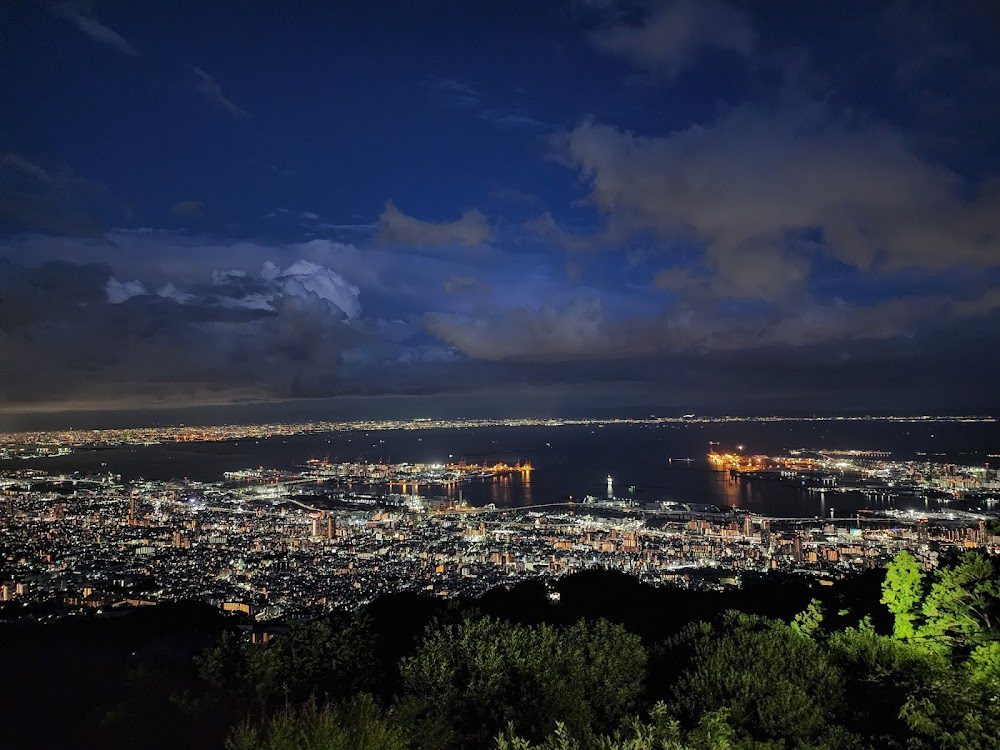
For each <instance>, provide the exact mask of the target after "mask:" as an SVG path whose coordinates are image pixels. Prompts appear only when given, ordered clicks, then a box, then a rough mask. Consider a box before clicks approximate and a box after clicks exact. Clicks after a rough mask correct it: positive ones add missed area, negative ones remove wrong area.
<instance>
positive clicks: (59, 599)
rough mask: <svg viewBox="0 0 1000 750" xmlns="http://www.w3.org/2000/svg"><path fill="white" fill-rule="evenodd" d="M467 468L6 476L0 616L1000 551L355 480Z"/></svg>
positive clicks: (975, 526)
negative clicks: (587, 574)
mask: <svg viewBox="0 0 1000 750" xmlns="http://www.w3.org/2000/svg"><path fill="white" fill-rule="evenodd" d="M482 468H483V467H476V468H475V470H482ZM506 469H507V470H518V471H523V470H525V469H524V467H506ZM465 470H469V471H472V470H474V469H473V467H465ZM461 471H462V468H461V467H450V468H449V467H443V466H437V465H433V466H432V465H426V466H421V467H418V466H417V465H412V464H406V465H389V466H383V467H381V468H379V467H378V466H375V465H364V466H361V465H358V466H351V465H342V464H341V465H329V464H316V465H313V466H311V467H309V469H308V471H306V472H304V473H297V474H295V475H290V474H288V473H285V472H278V471H269V470H256V471H254V472H242V473H238V474H234V475H227V476H226V477H224V478H223V479H222V480H221V481H219V482H213V483H199V482H191V481H180V480H179V481H168V482H153V481H143V482H131V483H128V482H126V483H123V482H121V481H120V480H118V479H117V478H116V477H114V476H113V475H100V476H79V475H73V476H50V475H47V474H45V473H44V472H41V471H38V470H27V469H21V470H17V471H8V472H5V473H4V474H2V475H0V619H20V618H35V619H48V618H59V617H73V616H81V615H86V614H97V613H100V614H101V615H109V614H113V613H114V612H116V611H119V610H122V609H126V608H131V607H140V606H151V605H155V604H157V603H160V602H167V601H178V600H190V599H197V600H202V601H206V602H210V603H212V604H213V605H215V606H217V607H219V608H220V609H222V610H225V611H231V612H239V613H242V615H243V616H245V617H247V618H253V619H257V620H269V619H275V618H294V617H298V616H306V615H311V614H315V613H316V612H319V611H322V610H324V609H327V608H330V607H351V606H357V605H359V604H362V603H365V602H367V601H370V600H371V599H372V598H374V597H376V596H378V595H380V594H382V593H386V592H393V591H419V592H423V593H426V594H428V595H432V596H442V597H449V596H459V595H462V596H475V595H478V594H481V593H484V592H486V591H488V590H489V589H491V588H494V587H496V586H500V585H510V584H512V583H516V582H518V581H521V580H525V579H528V578H534V577H540V576H561V575H566V574H569V573H572V572H575V571H579V570H583V569H587V568H594V567H600V568H606V569H612V570H619V571H623V572H627V573H630V574H632V575H634V576H636V577H637V578H639V579H640V580H642V581H645V582H648V583H651V584H657V585H658V584H670V585H677V586H685V587H701V588H720V587H725V586H738V585H740V583H741V580H742V578H743V577H744V576H747V575H756V574H764V573H767V572H768V571H773V570H780V571H795V572H801V573H803V574H808V575H812V576H816V577H817V578H818V579H819V580H821V581H831V580H833V579H834V578H837V577H839V576H842V575H845V574H847V573H850V572H852V571H859V570H864V569H868V568H873V567H880V566H884V565H885V564H886V563H887V562H888V561H889V560H890V559H891V558H892V557H893V556H894V555H895V554H896V553H897V552H898V551H899V550H901V549H909V550H911V551H913V552H914V553H915V554H917V555H918V557H920V558H921V559H922V560H924V561H925V563H926V564H927V565H933V564H934V561H935V559H936V556H937V555H938V554H940V553H941V552H942V551H944V550H947V549H952V548H955V547H959V548H969V547H985V548H987V549H990V550H991V551H997V550H998V549H1000V537H996V536H993V535H992V534H991V533H990V529H991V528H992V527H991V526H987V524H986V523H985V519H984V518H982V517H975V516H972V515H962V516H960V517H957V518H955V517H951V518H949V517H947V516H941V517H923V518H908V517H900V518H896V517H888V516H887V517H882V518H868V519H860V518H858V519H836V520H829V521H827V520H825V519H770V518H766V517H760V516H753V515H750V514H747V513H745V512H742V511H737V510H722V509H717V508H713V507H710V506H693V505H687V506H681V505H676V504H675V505H672V506H669V507H668V506H663V507H659V508H653V509H643V508H631V507H620V506H618V505H614V504H605V503H591V504H586V505H583V504H575V505H574V504H571V503H554V504H552V505H548V506H528V507H523V508H501V509H497V508H494V507H486V508H470V507H468V506H466V505H465V504H464V503H462V502H461V501H460V500H459V499H457V498H456V496H455V495H454V494H452V495H451V496H448V497H438V498H434V497H433V496H430V497H428V496H427V495H425V496H419V495H414V494H406V493H404V492H387V493H384V494H382V495H377V496H376V495H372V494H370V493H367V494H366V493H360V492H359V493H354V492H352V491H351V490H350V489H349V488H347V487H344V486H343V484H342V482H340V480H341V479H343V478H348V477H352V476H367V475H369V474H370V473H371V472H376V473H378V475H379V477H380V478H382V479H384V480H386V481H390V480H391V479H392V478H395V479H399V478H400V477H404V478H406V479H409V480H411V481H414V480H415V481H419V480H420V479H421V478H424V479H427V477H429V476H432V475H436V473H442V472H459V474H458V476H459V479H460V478H461V474H460V472H461ZM529 471H530V469H529ZM303 476H304V477H305V478H304V481H303V482H302V483H301V484H298V483H296V480H297V479H302V478H303ZM333 487H336V488H339V489H331V488H333Z"/></svg>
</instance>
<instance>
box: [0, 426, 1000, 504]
mask: <svg viewBox="0 0 1000 750" xmlns="http://www.w3.org/2000/svg"><path fill="white" fill-rule="evenodd" d="M710 442H712V443H718V445H711V446H710ZM740 445H742V446H743V450H744V452H746V453H777V452H780V451H783V450H785V449H793V448H805V449H840V450H845V449H864V450H879V451H889V452H890V453H891V454H892V458H894V459H918V460H930V461H935V462H942V463H956V464H965V465H982V464H983V463H986V462H993V463H994V464H1000V459H997V458H990V457H989V455H988V454H990V453H994V454H997V453H1000V425H997V424H995V423H890V422H770V423H759V422H743V423H720V424H696V423H695V424H675V425H655V426H652V425H650V426H624V425H610V426H604V427H601V426H562V427H496V428H478V429H476V428H458V429H438V430H391V431H372V432H350V433H346V432H340V433H329V434H322V435H320V434H316V435H304V436H297V437H288V438H281V437H278V438H269V439H263V440H238V441H227V442H219V443H178V444H169V445H166V444H165V445H153V446H147V447H122V448H111V449H105V450H97V451H85V452H80V453H75V454H71V455H69V456H64V457H60V458H52V459H42V460H33V461H30V462H24V461H16V462H15V461H8V462H5V463H4V462H0V469H3V468H14V467H26V466H31V467H35V468H40V469H46V470H49V471H53V472H72V471H80V472H102V473H103V472H113V473H117V474H121V475H122V478H123V479H125V480H131V479H137V478H145V479H174V478H183V477H186V478H188V479H193V480H200V481H214V480H218V479H220V478H221V475H222V472H224V471H230V470H236V469H245V468H253V467H260V466H263V467H269V468H292V467H295V466H296V465H301V464H303V463H304V462H305V461H306V460H307V459H310V458H320V459H329V460H330V461H333V462H342V461H343V462H346V461H371V462H393V463H400V462H414V463H419V462H425V463H437V462H441V463H446V462H453V461H459V460H460V459H464V460H465V461H467V462H470V463H481V462H488V463H495V462H497V461H505V462H507V463H515V462H517V461H530V462H531V464H532V465H533V466H534V471H532V472H531V475H530V481H524V480H523V479H522V478H521V477H520V475H515V476H513V477H511V478H509V479H504V480H480V481H473V482H470V483H466V484H465V485H463V486H462V487H461V488H460V489H461V492H462V496H463V498H464V499H465V500H466V501H468V502H469V503H470V504H472V505H477V506H479V505H485V504H487V503H496V505H497V506H503V507H511V506H525V505H538V504H545V503H553V502H562V501H565V500H567V499H569V498H570V497H572V498H573V499H575V500H581V499H583V497H584V496H586V495H595V496H599V497H605V496H607V490H608V482H607V479H608V477H609V476H610V477H611V478H612V482H613V484H612V487H613V490H612V491H613V493H614V495H615V496H618V497H631V498H633V499H635V500H636V501H639V502H649V501H656V500H674V501H681V502H696V503H708V504H712V505H720V506H729V507H740V508H744V509H747V510H750V511H753V512H757V513H762V514H766V515H774V516H797V517H811V516H823V517H828V516H829V515H830V509H831V508H833V509H835V511H836V514H837V515H838V516H839V515H841V514H847V513H850V512H852V511H856V510H859V509H863V508H872V509H878V508H890V507H896V508H900V509H902V510H908V509H910V508H914V509H918V508H925V509H926V508H929V509H935V507H936V504H935V501H934V500H930V501H925V500H914V499H905V498H889V499H883V500H876V499H868V498H866V497H865V496H864V495H862V494H860V493H826V494H825V496H819V495H818V494H815V493H809V492H807V491H804V490H801V489H798V488H796V487H793V486H789V485H785V484H782V483H780V482H775V481H760V480H757V481H752V482H750V481H734V480H732V479H730V478H729V477H728V476H727V475H726V474H724V473H721V472H717V471H713V470H711V469H710V467H709V464H708V461H707V459H706V455H707V454H708V452H709V450H710V449H711V448H714V449H715V450H717V451H720V452H726V451H735V450H736V449H737V446H740ZM680 459H691V461H690V462H689V461H686V460H680ZM420 491H421V493H422V494H435V491H434V490H433V489H431V490H428V489H427V488H421V490H420ZM457 491H458V490H457V489H456V490H455V492H456V493H457ZM950 507H952V508H954V507H963V506H961V505H956V503H954V502H953V503H950ZM974 507H975V506H969V507H968V508H966V509H973V508H974Z"/></svg>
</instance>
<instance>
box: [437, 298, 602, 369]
mask: <svg viewBox="0 0 1000 750" xmlns="http://www.w3.org/2000/svg"><path fill="white" fill-rule="evenodd" d="M425 324H426V325H427V330H428V331H430V332H431V333H432V334H433V335H435V336H437V337H438V338H439V339H441V340H442V341H444V342H445V343H447V344H449V345H451V346H454V347H455V348H457V349H458V350H460V351H461V352H463V353H464V354H466V355H468V356H470V357H474V358H475V359H485V360H519V359H528V360H531V361H565V360H574V359H587V358H590V357H594V356H600V355H601V354H603V353H604V352H603V351H601V350H602V349H603V346H602V342H603V338H604V337H603V331H602V328H603V319H602V315H601V304H600V302H599V301H598V300H596V299H591V300H579V301H576V302H574V303H573V304H571V305H569V306H567V307H564V308H561V309H558V308H554V307H542V308H537V309H534V310H512V311H509V312H507V313H505V314H503V315H497V316H496V317H490V318H480V319H474V318H470V317H468V316H462V315H455V314H444V313H430V314H428V315H427V316H426V318H425Z"/></svg>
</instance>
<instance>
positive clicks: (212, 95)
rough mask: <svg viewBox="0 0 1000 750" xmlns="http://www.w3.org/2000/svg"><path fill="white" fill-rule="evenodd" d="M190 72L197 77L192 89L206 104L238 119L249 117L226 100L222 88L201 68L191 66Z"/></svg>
mask: <svg viewBox="0 0 1000 750" xmlns="http://www.w3.org/2000/svg"><path fill="white" fill-rule="evenodd" d="M191 70H192V72H194V74H195V75H196V76H197V77H198V80H197V82H196V83H195V87H194V88H195V91H197V92H198V93H199V94H201V95H202V96H203V97H204V98H205V100H206V101H207V102H209V103H211V104H212V105H213V106H215V107H218V108H219V109H222V110H223V111H225V112H228V113H229V114H230V115H232V116H233V117H236V118H239V119H246V118H247V117H249V116H250V115H249V114H248V113H247V111H246V110H244V109H243V108H241V107H239V106H237V105H236V104H234V103H233V102H232V100H230V99H228V98H226V96H225V94H223V93H222V86H220V85H219V82H218V81H216V80H215V78H213V77H212V76H210V75H209V74H208V73H206V72H205V71H204V70H202V69H201V68H197V67H195V66H193V65H192V66H191Z"/></svg>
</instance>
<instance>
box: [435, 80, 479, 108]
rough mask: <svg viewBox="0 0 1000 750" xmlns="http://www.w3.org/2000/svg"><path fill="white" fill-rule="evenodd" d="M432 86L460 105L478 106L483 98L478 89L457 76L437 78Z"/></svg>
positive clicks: (453, 102)
mask: <svg viewBox="0 0 1000 750" xmlns="http://www.w3.org/2000/svg"><path fill="white" fill-rule="evenodd" d="M430 87H431V88H432V89H433V90H434V91H436V92H437V93H438V94H440V95H442V96H443V97H444V98H445V99H446V100H447V101H449V102H451V103H452V104H454V105H456V106H459V107H478V106H479V101H480V99H482V96H481V95H480V93H479V90H478V89H476V88H475V87H474V86H471V85H469V84H467V83H463V82H462V81H459V80H457V79H455V78H436V79H435V80H433V81H431V83H430Z"/></svg>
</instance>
